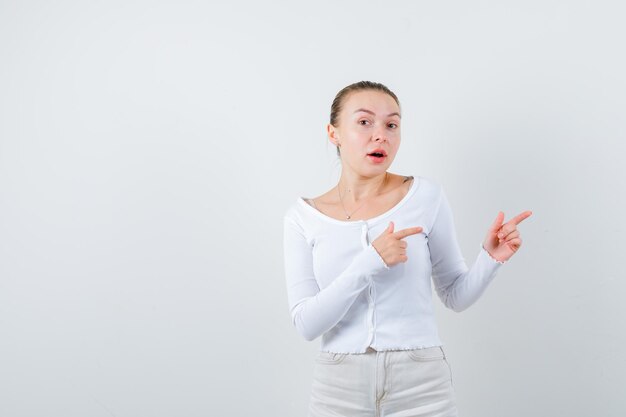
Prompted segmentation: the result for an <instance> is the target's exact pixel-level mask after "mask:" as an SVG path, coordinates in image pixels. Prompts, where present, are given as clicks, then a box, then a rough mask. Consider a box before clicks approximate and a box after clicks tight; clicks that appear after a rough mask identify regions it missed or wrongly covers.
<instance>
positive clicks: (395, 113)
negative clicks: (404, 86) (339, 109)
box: [354, 109, 402, 118]
mask: <svg viewBox="0 0 626 417" xmlns="http://www.w3.org/2000/svg"><path fill="white" fill-rule="evenodd" d="M360 111H362V112H365V113H369V114H371V115H374V116H376V113H374V112H373V111H371V110H368V109H356V110H355V111H354V112H355V113H358V112H360ZM391 116H398V117H400V118H402V116H400V113H398V112H393V113H389V114H388V115H387V117H391Z"/></svg>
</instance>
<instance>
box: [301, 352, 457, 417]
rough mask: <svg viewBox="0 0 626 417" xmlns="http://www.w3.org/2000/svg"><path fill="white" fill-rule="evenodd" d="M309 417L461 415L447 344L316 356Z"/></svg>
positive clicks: (450, 416) (322, 353) (452, 416)
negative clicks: (446, 349)
mask: <svg viewBox="0 0 626 417" xmlns="http://www.w3.org/2000/svg"><path fill="white" fill-rule="evenodd" d="M308 415H309V417H330V416H332V417H339V416H346V417H366V416H367V417H382V416H384V417H435V416H436V417H456V416H457V410H456V400H455V396H454V390H453V387H452V372H451V369H450V365H449V364H448V361H447V359H446V356H445V353H444V351H443V348H442V347H439V346H437V347H431V348H425V349H414V350H392V351H380V352H378V351H375V350H373V349H371V348H368V350H367V352H366V353H362V354H346V353H328V352H320V353H319V354H318V356H317V358H316V360H315V369H314V375H313V385H312V390H311V401H310V404H309V414H308Z"/></svg>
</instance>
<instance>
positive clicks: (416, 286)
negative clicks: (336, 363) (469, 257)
mask: <svg viewBox="0 0 626 417" xmlns="http://www.w3.org/2000/svg"><path fill="white" fill-rule="evenodd" d="M390 221H393V222H394V230H396V231H398V230H401V229H405V228H407V227H413V226H421V227H422V228H423V230H422V232H421V233H419V234H415V235H411V236H408V237H406V238H404V240H405V241H406V242H407V244H408V245H407V257H408V260H407V261H406V262H401V263H398V264H395V265H392V266H391V267H389V266H387V265H386V264H385V262H384V260H383V259H382V257H381V256H380V255H379V254H378V252H377V251H376V249H375V248H374V247H373V246H372V244H371V242H372V240H374V239H376V238H377V237H378V236H379V235H380V234H381V233H382V232H383V231H384V230H385V229H386V228H387V226H388V225H389V222H390ZM284 263H285V264H284V266H285V278H286V284H287V298H288V304H289V311H290V313H291V318H292V322H293V324H294V326H295V328H296V330H297V331H298V332H299V333H300V334H301V335H302V336H303V337H304V338H305V339H306V340H313V339H316V338H317V337H319V336H322V340H321V346H320V350H321V351H325V352H335V353H364V352H365V351H366V350H367V348H368V347H372V348H373V349H376V350H405V349H416V348H426V347H433V346H441V345H442V343H441V341H440V339H439V335H438V332H437V326H436V324H435V317H434V312H433V304H432V298H433V297H432V286H431V278H432V285H434V287H435V291H436V293H437V295H438V296H439V298H440V299H441V300H442V302H443V303H444V305H445V306H446V307H448V308H450V309H452V310H454V311H462V310H464V309H466V308H468V307H469V306H470V305H472V304H473V303H474V302H475V301H476V300H477V299H478V298H479V297H480V296H481V294H482V293H483V292H484V290H485V289H486V287H487V286H488V285H489V283H490V282H491V281H492V280H493V278H494V277H495V275H496V272H497V270H498V269H499V267H500V266H502V264H504V263H505V262H500V261H497V260H495V259H494V258H492V257H491V256H490V255H489V253H488V252H487V251H486V250H485V249H484V247H483V246H482V244H481V245H480V251H479V253H478V256H477V258H476V260H475V262H474V264H473V265H472V266H471V268H468V267H467V265H466V263H465V259H464V258H463V255H462V254H461V250H460V248H459V245H458V242H457V238H456V232H455V227H454V220H453V215H452V211H451V209H450V205H449V203H448V200H447V197H446V194H445V192H444V190H443V188H442V186H441V185H440V184H439V183H437V182H435V181H433V180H431V179H428V178H425V177H419V176H418V177H415V178H414V180H413V182H412V184H411V186H410V188H409V191H408V192H407V194H406V195H405V196H404V197H403V198H402V200H400V201H399V202H398V203H397V204H396V205H395V206H394V207H392V208H391V209H389V210H387V211H386V212H385V213H382V214H380V215H378V216H376V217H374V218H371V219H368V220H356V221H342V220H337V219H335V218H332V217H330V216H327V215H325V214H323V213H322V212H320V211H319V210H317V209H316V208H314V207H312V206H310V205H309V204H308V203H307V202H306V201H305V200H304V199H303V198H301V197H299V198H298V199H297V200H296V201H295V202H294V203H293V204H292V205H291V206H289V208H288V209H287V211H286V212H285V215H284Z"/></svg>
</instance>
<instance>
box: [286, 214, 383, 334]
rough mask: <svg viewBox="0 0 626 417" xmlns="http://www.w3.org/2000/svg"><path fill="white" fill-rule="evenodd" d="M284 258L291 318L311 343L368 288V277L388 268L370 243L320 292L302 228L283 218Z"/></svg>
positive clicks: (310, 249) (369, 279)
mask: <svg viewBox="0 0 626 417" xmlns="http://www.w3.org/2000/svg"><path fill="white" fill-rule="evenodd" d="M284 259H285V275H286V281H287V298H288V302H289V310H290V312H291V318H292V321H293V324H294V326H295V327H296V330H297V331H298V333H300V334H301V335H302V336H303V337H304V338H305V339H306V340H313V339H315V338H317V337H318V336H320V335H322V334H323V333H325V332H326V331H328V330H330V329H331V328H333V327H334V326H335V325H336V324H337V323H338V322H339V321H340V320H341V318H342V317H344V315H345V314H346V313H347V311H348V310H349V308H350V306H351V305H352V304H353V303H354V301H355V300H356V298H357V297H358V295H359V294H360V293H361V292H362V291H363V290H364V289H366V288H367V287H368V286H369V285H370V282H371V276H372V275H373V274H375V273H376V272H377V271H382V270H385V269H389V268H388V267H387V265H385V263H384V261H383V259H382V258H381V257H380V255H379V254H378V252H377V251H376V249H375V248H374V247H373V246H372V245H371V244H370V245H368V246H367V247H365V248H363V250H362V251H361V252H359V253H358V254H357V255H356V256H355V257H354V258H353V260H352V262H351V263H350V264H349V266H348V267H347V268H346V269H345V270H344V271H343V272H342V273H341V274H340V275H339V276H337V277H336V278H335V279H334V280H333V281H332V282H331V283H330V284H329V285H328V286H327V287H325V288H324V289H322V290H320V288H319V286H318V285H317V281H316V280H315V275H314V271H313V256H312V246H311V245H310V244H309V243H308V242H307V239H306V237H305V234H304V231H303V230H302V228H301V227H300V226H299V225H298V224H297V223H296V222H295V221H294V220H293V219H291V218H289V217H285V218H284Z"/></svg>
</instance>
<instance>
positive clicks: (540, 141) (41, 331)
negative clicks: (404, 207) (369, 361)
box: [0, 0, 626, 417]
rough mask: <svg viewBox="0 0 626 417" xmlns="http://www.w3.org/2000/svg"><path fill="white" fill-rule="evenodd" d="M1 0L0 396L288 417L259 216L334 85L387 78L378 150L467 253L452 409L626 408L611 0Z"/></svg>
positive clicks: (308, 354)
mask: <svg viewBox="0 0 626 417" xmlns="http://www.w3.org/2000/svg"><path fill="white" fill-rule="evenodd" d="M223 3H224V2H219V3H218V2H215V3H212V2H207V1H173V0H172V1H147V0H141V1H132V0H131V1H90V2H80V1H75V2H68V1H59V2H46V1H40V2H33V1H2V2H0V42H1V43H0V415H1V416H3V417H21V416H46V417H48V416H59V417H60V416H63V417H73V416H76V417H85V416H89V417H99V416H117V417H137V416H155V417H161V416H189V417H193V416H259V415H262V416H304V415H305V413H306V407H307V403H308V395H309V390H310V383H311V377H312V369H313V358H314V356H315V353H316V351H317V349H318V345H319V341H314V342H306V341H304V339H302V338H301V337H300V336H299V335H298V334H297V333H296V331H295V329H294V328H293V326H292V325H291V322H290V318H289V313H288V307H287V299H286V288H285V282H284V272H283V263H282V262H283V259H282V216H283V214H284V211H285V209H286V208H287V206H288V205H290V204H292V203H293V202H294V201H295V199H296V198H297V197H298V196H306V197H312V196H317V195H319V194H321V193H323V192H325V191H326V190H328V189H329V188H331V187H332V186H333V185H334V184H335V182H336V180H337V178H338V175H339V172H340V165H339V163H338V161H337V159H336V157H335V149H334V147H332V146H331V145H329V144H328V141H327V139H326V137H325V131H324V125H325V123H326V122H327V120H328V114H329V109H330V104H331V101H332V99H333V97H334V95H335V93H336V92H337V91H338V90H339V89H340V88H342V87H343V86H345V85H347V84H350V83H352V82H355V81H359V80H372V81H378V82H382V83H384V84H386V85H387V86H389V87H390V88H391V89H392V90H393V91H394V92H396V93H397V94H398V96H399V98H400V101H401V104H402V112H403V130H402V145H401V147H400V152H399V154H398V156H397V158H396V160H395V161H394V164H393V165H392V166H391V169H390V171H391V172H395V173H398V174H404V175H420V176H426V177H429V178H432V179H433V180H435V181H438V182H439V183H441V184H442V185H443V187H444V189H445V190H446V193H447V195H448V196H449V200H450V204H451V206H452V209H453V212H454V216H455V222H456V225H457V234H458V238H459V243H460V245H461V248H462V250H463V253H464V255H465V257H466V261H467V262H468V263H469V262H473V261H474V259H475V257H476V255H477V254H478V249H479V244H480V243H481V242H482V239H483V238H484V235H485V233H486V231H487V228H488V226H489V225H490V224H491V222H492V221H493V219H494V218H495V217H496V215H497V213H498V210H502V211H504V213H505V215H506V220H508V219H510V218H511V217H512V216H514V215H516V214H518V213H520V212H522V211H524V210H532V211H533V212H534V214H533V216H531V217H530V218H529V219H527V220H526V221H524V222H523V223H522V224H521V225H520V231H521V233H522V239H523V242H524V243H523V245H522V248H521V249H520V251H519V252H518V253H517V254H516V255H515V256H514V257H513V258H512V259H511V260H510V262H509V263H508V264H507V265H505V266H503V267H502V268H501V269H500V270H499V272H498V277H497V278H496V280H495V281H494V282H493V283H492V285H491V286H490V287H489V288H488V289H487V291H486V293H485V294H484V296H483V297H482V298H481V299H480V300H479V301H478V303H477V304H475V305H474V306H472V307H471V308H470V309H469V310H467V311H465V312H463V313H461V314H457V313H454V312H452V311H451V310H446V309H445V308H444V307H443V306H442V304H441V302H439V301H437V304H436V305H437V320H438V324H439V329H440V334H441V337H442V339H443V341H444V344H445V348H446V351H447V353H448V357H449V360H450V363H451V366H452V370H453V376H454V378H453V379H454V383H455V388H456V392H457V397H458V403H459V409H460V412H461V415H462V416H464V417H492V416H493V417H501V416H507V417H527V416H533V417H541V416H569V417H589V416H594V417H622V416H623V415H625V413H626V397H625V396H624V395H623V394H624V386H626V359H625V355H624V346H625V344H626V326H625V323H624V317H625V315H626V307H625V306H626V304H625V303H624V302H623V300H624V293H625V292H626V283H625V282H624V272H623V271H624V268H623V257H624V255H623V251H624V244H623V239H624V232H625V227H624V226H625V220H624V212H625V209H626V207H625V206H626V204H625V198H624V177H625V176H624V171H625V168H624V162H623V160H624V155H626V152H625V151H626V149H625V148H626V146H625V145H624V143H625V139H626V134H625V132H626V130H625V121H626V120H625V119H626V117H625V113H624V110H625V109H626V76H625V75H624V74H625V73H626V58H625V56H624V39H625V37H626V29H624V25H623V16H624V12H625V11H626V7H625V6H623V5H622V3H621V2H617V1H615V2H609V1H595V2H591V1H517V2H509V1H474V2H471V1H430V2H425V1H420V2H408V1H406V2H367V1H362V0H361V1H335V2H332V1H318V2H309V3H300V2H287V1H284V2H273V3H268V2H254V1H246V2H230V3H229V4H228V5H225V4H223Z"/></svg>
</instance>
